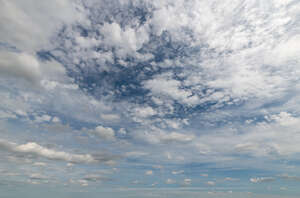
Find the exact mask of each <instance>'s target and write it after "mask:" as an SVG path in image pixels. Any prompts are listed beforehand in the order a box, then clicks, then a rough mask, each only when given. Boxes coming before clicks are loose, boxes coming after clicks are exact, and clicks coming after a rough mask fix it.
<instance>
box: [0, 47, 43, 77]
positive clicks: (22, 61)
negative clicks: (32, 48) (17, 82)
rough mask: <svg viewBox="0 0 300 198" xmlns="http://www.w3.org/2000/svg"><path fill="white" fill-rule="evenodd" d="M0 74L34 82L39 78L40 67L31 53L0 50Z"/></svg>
mask: <svg viewBox="0 0 300 198" xmlns="http://www.w3.org/2000/svg"><path fill="white" fill-rule="evenodd" d="M0 75H1V77H9V76H11V77H14V78H22V79H25V80H28V81H30V82H36V81H38V80H39V79H40V78H41V68H40V64H39V62H38V61H37V60H36V58H35V57H34V56H33V55H30V54H27V53H15V52H3V51H0Z"/></svg>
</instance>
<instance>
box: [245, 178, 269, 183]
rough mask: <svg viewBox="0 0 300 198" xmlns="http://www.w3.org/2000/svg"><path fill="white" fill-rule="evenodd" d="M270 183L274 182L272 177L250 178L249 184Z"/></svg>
mask: <svg viewBox="0 0 300 198" xmlns="http://www.w3.org/2000/svg"><path fill="white" fill-rule="evenodd" d="M272 181H275V178H273V177H256V178H250V182H252V183H263V182H272Z"/></svg>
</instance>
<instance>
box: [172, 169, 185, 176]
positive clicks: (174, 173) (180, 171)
mask: <svg viewBox="0 0 300 198" xmlns="http://www.w3.org/2000/svg"><path fill="white" fill-rule="evenodd" d="M182 173H184V170H178V171H172V174H173V175H179V174H182Z"/></svg>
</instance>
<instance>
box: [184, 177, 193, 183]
mask: <svg viewBox="0 0 300 198" xmlns="http://www.w3.org/2000/svg"><path fill="white" fill-rule="evenodd" d="M183 184H184V185H191V184H192V179H190V178H186V179H184V180H183Z"/></svg>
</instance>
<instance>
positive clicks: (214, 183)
mask: <svg viewBox="0 0 300 198" xmlns="http://www.w3.org/2000/svg"><path fill="white" fill-rule="evenodd" d="M206 184H207V185H209V186H215V185H216V182H214V181H208V182H206Z"/></svg>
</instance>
